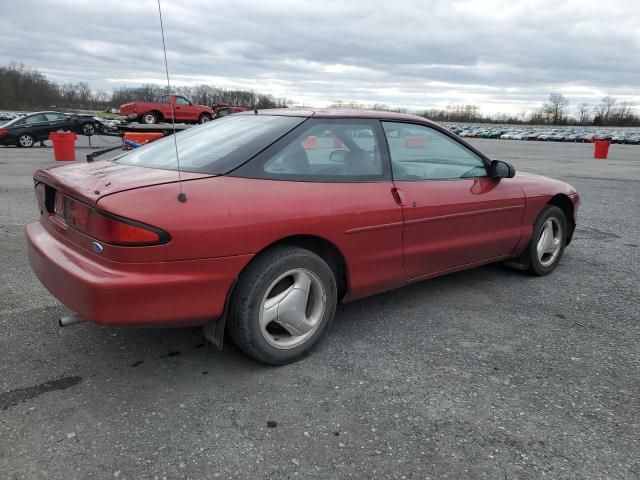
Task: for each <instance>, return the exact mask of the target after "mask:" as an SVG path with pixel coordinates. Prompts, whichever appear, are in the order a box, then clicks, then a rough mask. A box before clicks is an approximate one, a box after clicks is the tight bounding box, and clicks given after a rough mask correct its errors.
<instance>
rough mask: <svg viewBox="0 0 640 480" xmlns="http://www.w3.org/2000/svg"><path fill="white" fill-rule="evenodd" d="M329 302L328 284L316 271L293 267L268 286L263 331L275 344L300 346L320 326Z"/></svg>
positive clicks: (262, 306) (270, 342)
mask: <svg viewBox="0 0 640 480" xmlns="http://www.w3.org/2000/svg"><path fill="white" fill-rule="evenodd" d="M326 304H327V294H326V291H325V287H324V285H323V284H322V281H321V280H320V278H319V277H318V276H317V275H316V274H315V273H313V272H311V271H310V270H306V269H302V268H296V269H293V270H289V271H287V272H285V273H283V274H282V275H280V276H279V277H278V278H277V279H276V280H275V281H274V282H272V283H271V285H270V286H269V288H267V292H266V293H265V295H264V297H263V299H262V303H261V306H260V319H259V324H260V332H261V333H262V336H263V338H264V339H265V340H266V342H267V343H269V344H270V345H272V346H273V347H276V348H280V349H289V348H294V347H297V346H298V345H301V344H302V343H304V342H305V341H307V340H308V339H309V338H310V337H311V336H312V335H313V334H314V333H315V331H316V330H317V329H318V326H319V325H320V322H321V321H322V318H323V316H324V312H325V309H326Z"/></svg>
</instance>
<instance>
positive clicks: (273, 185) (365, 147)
mask: <svg viewBox="0 0 640 480" xmlns="http://www.w3.org/2000/svg"><path fill="white" fill-rule="evenodd" d="M231 175H233V176H237V177H243V178H258V179H261V180H266V181H261V182H258V183H257V184H256V185H255V187H252V190H251V192H248V193H247V195H248V197H247V198H251V202H252V205H255V207H254V211H253V217H254V218H256V219H257V220H259V221H260V223H259V225H260V228H261V230H260V231H256V232H255V235H260V234H263V232H264V228H265V225H268V228H269V232H270V233H271V234H273V235H276V236H277V237H280V238H284V237H286V236H290V235H314V236H317V237H319V238H323V239H326V240H328V241H330V242H331V243H332V244H334V245H335V246H336V247H337V249H338V251H340V252H341V253H342V255H343V256H344V258H345V259H346V263H347V265H348V272H346V273H347V275H348V282H349V284H348V286H349V289H348V290H349V297H348V298H349V299H354V298H359V297H363V296H366V295H369V294H372V293H376V292H380V291H383V290H386V289H390V288H393V287H395V286H398V285H400V284H403V283H404V282H405V278H404V271H403V267H402V208H401V207H400V206H399V205H398V204H397V202H396V201H395V200H394V197H393V188H394V187H393V183H392V181H391V173H390V165H389V162H388V159H387V155H386V151H385V149H384V136H383V134H382V129H381V127H380V122H379V121H377V120H368V119H332V118H310V119H308V120H306V121H305V122H303V123H302V124H301V125H300V126H298V127H297V128H296V129H294V130H293V131H292V132H290V133H289V134H287V135H286V136H285V137H283V138H282V139H280V140H278V141H277V142H276V143H275V144H273V145H272V146H270V147H269V148H267V149H266V150H265V151H264V152H262V153H261V154H260V155H258V156H257V157H255V158H254V159H252V160H251V161H250V162H247V163H246V164H244V165H243V166H242V167H240V168H238V169H237V170H235V171H234V172H233V173H232V174H231ZM247 234H248V235H251V233H250V232H247Z"/></svg>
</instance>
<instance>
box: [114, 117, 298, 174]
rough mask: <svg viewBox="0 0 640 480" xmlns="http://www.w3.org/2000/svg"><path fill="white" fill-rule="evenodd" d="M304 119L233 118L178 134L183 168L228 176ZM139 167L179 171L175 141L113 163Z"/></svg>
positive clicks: (155, 144)
mask: <svg viewBox="0 0 640 480" xmlns="http://www.w3.org/2000/svg"><path fill="white" fill-rule="evenodd" d="M303 120H304V118H300V117H284V116H270V115H232V116H229V117H225V118H222V119H219V120H215V121H213V122H209V123H207V124H204V125H200V126H197V127H192V128H189V129H188V130H185V131H183V132H180V133H178V134H176V140H177V142H178V153H179V156H180V168H181V169H182V170H184V171H190V172H201V173H215V174H219V173H226V172H228V171H230V170H232V169H233V168H236V167H238V166H239V165H241V164H242V163H244V162H245V161H247V160H249V159H250V158H252V157H253V156H255V155H256V154H257V153H258V152H260V151H262V150H263V149H265V148H266V147H268V146H269V145H270V144H272V143H273V142H274V141H275V140H277V139H278V138H280V137H281V136H282V135H284V134H285V133H287V132H288V131H290V130H291V129H292V128H294V127H296V126H297V125H299V124H300V123H301V122H302V121H303ZM112 161H114V162H118V163H123V164H126V165H136V166H140V167H150V168H162V169H165V170H176V169H177V164H176V152H175V145H174V139H173V138H172V137H171V136H169V137H166V138H164V139H162V140H157V141H155V142H152V143H149V144H148V145H145V146H143V147H140V148H137V149H135V150H131V151H130V152H127V153H124V154H122V155H120V156H118V157H115V158H114V159H112Z"/></svg>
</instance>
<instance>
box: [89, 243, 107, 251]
mask: <svg viewBox="0 0 640 480" xmlns="http://www.w3.org/2000/svg"><path fill="white" fill-rule="evenodd" d="M91 250H93V251H94V252H96V253H102V250H104V249H103V248H102V245H100V244H99V243H98V242H91Z"/></svg>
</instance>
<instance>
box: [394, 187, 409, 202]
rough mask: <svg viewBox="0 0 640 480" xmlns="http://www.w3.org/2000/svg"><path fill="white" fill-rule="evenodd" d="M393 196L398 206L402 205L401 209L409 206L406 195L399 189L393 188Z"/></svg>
mask: <svg viewBox="0 0 640 480" xmlns="http://www.w3.org/2000/svg"><path fill="white" fill-rule="evenodd" d="M391 195H392V196H393V199H394V200H395V201H396V203H397V204H398V205H400V206H401V207H406V206H407V199H406V197H405V194H404V192H403V191H402V190H400V189H399V188H398V187H393V188H392V189H391Z"/></svg>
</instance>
